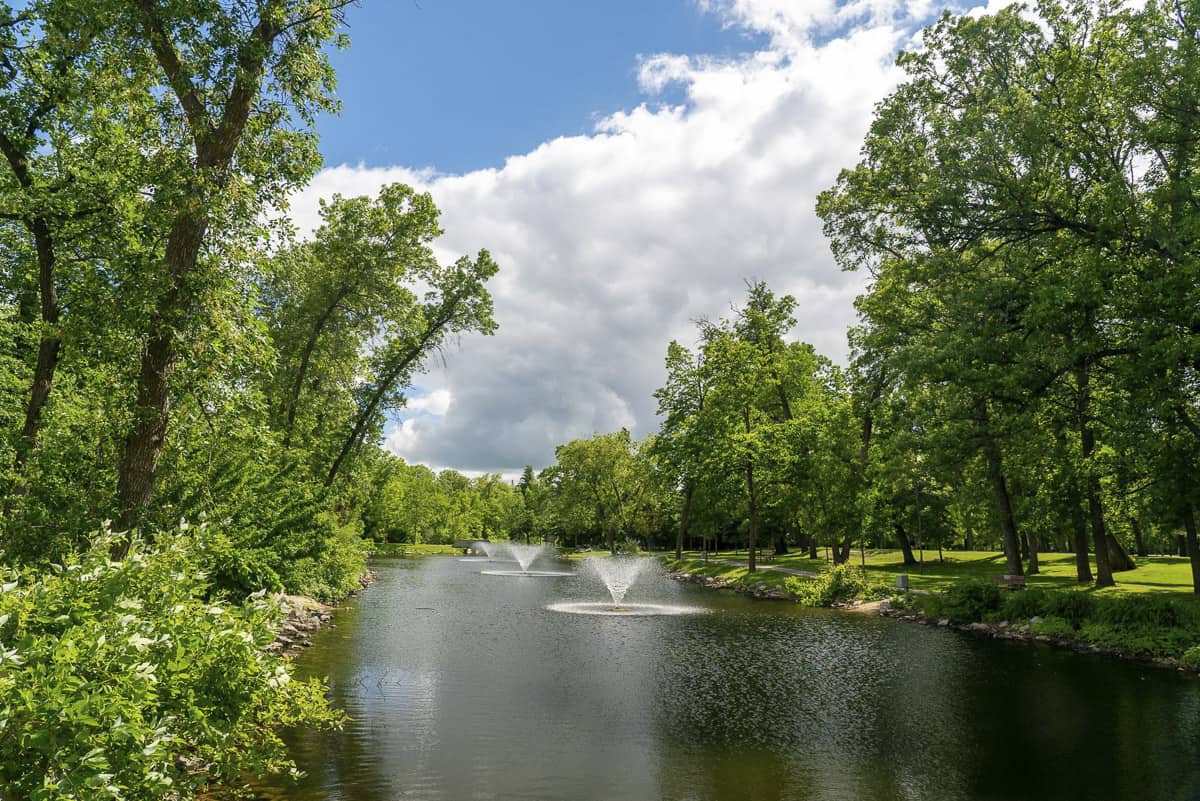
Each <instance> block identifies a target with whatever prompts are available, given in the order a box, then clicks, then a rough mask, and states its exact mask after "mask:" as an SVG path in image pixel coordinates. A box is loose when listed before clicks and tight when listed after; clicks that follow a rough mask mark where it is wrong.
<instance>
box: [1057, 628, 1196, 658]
mask: <svg viewBox="0 0 1200 801" xmlns="http://www.w3.org/2000/svg"><path fill="white" fill-rule="evenodd" d="M1079 637H1080V639H1083V640H1086V641H1087V642H1092V643H1095V644H1096V645H1101V646H1104V647H1106V648H1113V649H1116V650H1118V651H1122V652H1124V653H1127V654H1133V655H1134V656H1179V655H1181V654H1183V653H1184V652H1185V651H1187V650H1189V647H1190V646H1192V645H1193V644H1194V643H1195V641H1196V638H1195V636H1194V635H1192V634H1191V633H1189V632H1188V631H1186V630H1185V629H1180V628H1167V627H1163V626H1152V625H1150V626H1147V625H1114V624H1112V623H1099V622H1088V623H1085V624H1084V625H1083V627H1082V628H1081V629H1080V630H1079Z"/></svg>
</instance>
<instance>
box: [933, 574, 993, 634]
mask: <svg viewBox="0 0 1200 801" xmlns="http://www.w3.org/2000/svg"><path fill="white" fill-rule="evenodd" d="M1002 603H1003V596H1002V595H1001V594H1000V588H999V587H997V586H996V585H995V584H993V583H992V582H990V581H981V580H976V581H964V582H963V583H961V584H956V585H954V586H953V587H951V588H950V589H949V591H947V592H946V595H945V598H944V607H943V608H944V610H945V614H946V617H948V618H950V622H951V623H959V624H962V623H975V622H979V621H983V620H987V619H988V618H989V617H991V616H992V615H993V614H994V613H995V612H998V611H1000V607H1001V604H1002Z"/></svg>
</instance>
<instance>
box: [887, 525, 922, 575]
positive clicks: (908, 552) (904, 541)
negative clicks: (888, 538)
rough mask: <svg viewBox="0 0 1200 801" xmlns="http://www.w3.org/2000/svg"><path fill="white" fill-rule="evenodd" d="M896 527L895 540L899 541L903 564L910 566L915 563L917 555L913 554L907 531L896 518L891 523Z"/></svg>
mask: <svg viewBox="0 0 1200 801" xmlns="http://www.w3.org/2000/svg"><path fill="white" fill-rule="evenodd" d="M893 526H894V528H895V529H896V541H897V542H899V543H900V550H901V551H903V552H904V564H905V566H906V567H912V566H914V565H916V564H917V557H915V556H913V552H912V542H911V541H910V540H909V539H908V532H906V531H905V530H904V526H903V525H902V524H901V523H900V521H899V520H897V521H896V522H895V523H894V524H893Z"/></svg>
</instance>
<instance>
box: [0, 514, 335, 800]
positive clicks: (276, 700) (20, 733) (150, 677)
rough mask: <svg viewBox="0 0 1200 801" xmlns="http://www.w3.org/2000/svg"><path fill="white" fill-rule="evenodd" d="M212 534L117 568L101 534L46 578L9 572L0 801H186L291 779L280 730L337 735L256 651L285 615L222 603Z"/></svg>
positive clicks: (273, 661)
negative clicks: (285, 776) (206, 548)
mask: <svg viewBox="0 0 1200 801" xmlns="http://www.w3.org/2000/svg"><path fill="white" fill-rule="evenodd" d="M203 536H204V532H203V530H202V529H201V530H197V529H195V528H193V529H192V530H189V531H179V532H175V533H172V534H170V535H164V536H163V537H162V538H161V539H160V544H159V545H157V546H153V547H151V546H147V545H145V544H144V543H142V542H140V541H138V542H134V543H133V545H132V547H131V548H130V551H129V555H128V556H127V557H126V558H125V559H123V560H121V561H119V562H114V561H111V559H110V557H109V553H110V549H111V548H112V545H113V543H114V535H112V534H110V533H108V532H102V533H101V535H100V536H98V537H97V538H96V540H95V542H94V543H93V545H92V547H91V549H90V550H88V551H87V552H86V553H84V554H81V555H79V556H78V557H75V558H74V559H73V560H71V561H69V562H67V563H66V564H63V565H55V566H53V567H52V568H51V570H50V571H49V572H46V573H34V572H25V573H20V574H18V573H17V572H15V571H12V570H0V798H22V799H30V801H60V800H62V801H65V800H66V799H79V800H80V801H82V800H83V799H88V801H90V800H91V799H109V798H111V799H129V800H130V801H161V799H162V798H163V797H164V796H165V795H167V794H168V793H170V794H173V797H175V798H178V799H181V800H182V799H189V798H192V797H194V796H195V794H196V793H197V792H198V791H199V790H200V789H201V788H202V787H205V786H222V785H223V786H228V787H237V786H239V784H240V782H241V779H242V777H243V776H244V775H246V774H253V773H264V772H272V771H286V770H288V769H290V768H291V767H292V766H291V765H290V763H289V762H288V761H287V758H286V752H285V750H284V748H283V745H282V743H281V741H280V740H279V737H278V735H277V733H276V731H277V729H278V728H279V727H281V726H293V725H306V726H313V727H325V726H331V725H336V724H337V722H338V720H339V718H340V716H339V715H338V714H337V713H335V712H333V711H332V710H331V709H330V707H329V706H328V703H327V702H326V700H325V696H324V691H323V688H322V686H321V685H320V684H319V683H317V682H303V681H295V680H292V677H291V674H290V671H289V668H288V662H287V661H286V660H284V659H282V658H280V657H277V656H273V655H270V654H267V653H265V652H264V651H263V647H264V646H266V645H267V644H268V643H270V642H271V641H272V640H273V639H274V628H275V626H276V625H277V623H278V616H279V610H278V608H277V607H276V605H275V604H274V603H272V602H270V601H269V600H267V599H266V598H265V597H264V594H256V595H255V596H252V597H250V598H248V599H246V600H245V602H244V603H237V602H236V601H235V599H228V598H219V597H215V596H214V595H213V589H212V586H211V585H210V584H209V583H208V581H207V579H206V578H205V577H204V576H203V574H202V573H201V571H200V570H199V569H198V565H199V564H200V559H199V557H198V554H199V553H201V552H202V550H203V544H202V543H200V542H198V539H199V538H202V537H203Z"/></svg>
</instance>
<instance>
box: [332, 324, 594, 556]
mask: <svg viewBox="0 0 1200 801" xmlns="http://www.w3.org/2000/svg"><path fill="white" fill-rule="evenodd" d="M456 306H457V301H451V302H450V304H449V306H448V307H446V308H443V309H442V310H441V313H440V314H438V315H437V316H435V317H434V318H433V319H432V320H431V321H430V322H429V324H428V327H427V328H426V329H425V331H424V332H422V334H421V337H420V338H419V339H418V340H417V341H416V342H415V343H413V345H412V347H410V348H409V349H408V351H407V352H406V353H405V354H404V357H403V358H401V359H400V360H399V361H398V362H397V363H396V364H393V365H392V369H391V370H389V371H388V372H387V373H386V374H384V375H383V376H381V377H380V379H379V382H378V383H377V384H376V385H375V390H374V391H373V392H372V393H371V400H370V401H369V402H368V403H367V405H366V407H364V408H363V409H362V410H360V411H359V413H358V416H357V417H356V418H355V420H354V425H353V426H351V428H350V434H349V435H348V436H347V437H346V439H345V441H343V442H342V449H341V450H340V451H339V452H338V455H337V458H336V459H334V460H333V464H332V465H331V466H330V468H329V473H328V474H327V475H326V476H325V486H326V487H330V486H332V485H333V481H334V479H335V478H337V475H338V473H339V472H340V471H341V469H342V465H344V464H345V462H346V459H347V458H348V457H349V456H350V452H351V451H353V450H354V448H355V447H356V446H357V445H358V444H359V441H360V440H361V439H362V438H363V437H364V436H366V433H367V426H368V425H370V423H371V420H373V419H374V417H375V412H376V410H377V409H378V408H379V404H380V403H381V402H382V401H383V396H384V395H386V394H387V392H388V390H390V389H391V388H392V384H393V383H394V382H395V381H396V379H397V378H399V377H400V375H401V373H403V372H404V371H405V370H407V369H408V368H409V366H410V365H412V364H413V362H415V361H417V360H418V359H420V358H421V355H422V354H424V353H425V349H426V347H428V346H429V343H430V342H432V341H433V340H434V339H435V338H436V337H437V336H438V335H439V334H441V331H442V329H443V328H444V327H445V326H446V325H447V324H449V322H450V320H451V319H453V317H454V310H455V307H456ZM613 552H614V553H616V551H613Z"/></svg>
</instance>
